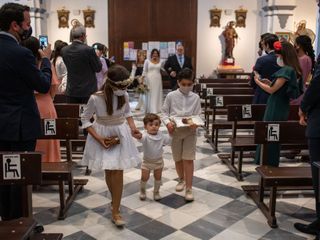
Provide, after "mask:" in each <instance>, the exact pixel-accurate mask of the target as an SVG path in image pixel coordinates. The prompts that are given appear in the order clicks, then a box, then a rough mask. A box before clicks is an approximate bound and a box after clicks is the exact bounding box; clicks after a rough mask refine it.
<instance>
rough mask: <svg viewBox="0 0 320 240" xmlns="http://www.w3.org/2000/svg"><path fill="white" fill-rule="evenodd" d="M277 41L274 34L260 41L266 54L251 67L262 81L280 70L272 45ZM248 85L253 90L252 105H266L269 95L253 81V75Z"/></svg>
mask: <svg viewBox="0 0 320 240" xmlns="http://www.w3.org/2000/svg"><path fill="white" fill-rule="evenodd" d="M276 41H278V37H277V35H275V34H267V35H266V36H265V37H264V38H263V39H262V41H261V45H262V46H263V48H264V51H265V52H266V53H267V54H266V55H264V56H261V57H259V58H258V59H257V61H256V64H255V65H254V67H253V71H256V72H257V73H258V74H259V75H260V77H261V78H262V79H264V78H266V79H271V76H272V75H273V74H274V73H275V72H277V71H278V70H279V69H280V66H279V65H278V64H277V56H276V54H275V52H274V47H273V44H274V43H275V42H276ZM250 85H251V86H252V87H253V89H254V97H253V102H252V103H253V104H267V101H268V97H269V93H268V92H266V91H264V90H263V89H262V88H261V87H259V85H257V84H256V83H255V81H254V74H253V75H252V78H251V81H250Z"/></svg>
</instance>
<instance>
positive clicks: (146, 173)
mask: <svg viewBox="0 0 320 240" xmlns="http://www.w3.org/2000/svg"><path fill="white" fill-rule="evenodd" d="M149 177H150V170H147V169H141V181H143V182H147V181H148V180H149Z"/></svg>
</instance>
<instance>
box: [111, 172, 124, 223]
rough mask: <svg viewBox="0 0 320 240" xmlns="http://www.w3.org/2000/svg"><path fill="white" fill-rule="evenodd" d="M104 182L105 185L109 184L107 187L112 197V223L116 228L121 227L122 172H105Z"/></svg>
mask: <svg viewBox="0 0 320 240" xmlns="http://www.w3.org/2000/svg"><path fill="white" fill-rule="evenodd" d="M108 176H110V178H109V177H108ZM106 182H107V185H108V184H110V187H109V186H108V187H109V190H110V192H111V197H112V198H111V199H112V221H113V222H114V223H115V224H116V225H117V226H123V225H124V224H125V222H124V221H123V220H122V218H121V216H120V211H119V209H120V202H121V196H122V190H123V170H107V171H106Z"/></svg>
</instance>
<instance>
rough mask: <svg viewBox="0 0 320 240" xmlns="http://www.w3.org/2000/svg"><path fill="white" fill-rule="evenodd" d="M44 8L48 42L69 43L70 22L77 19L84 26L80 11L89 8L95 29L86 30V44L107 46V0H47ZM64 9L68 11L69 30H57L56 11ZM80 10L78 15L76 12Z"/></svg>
mask: <svg viewBox="0 0 320 240" xmlns="http://www.w3.org/2000/svg"><path fill="white" fill-rule="evenodd" d="M45 2H46V8H47V11H48V18H47V34H48V37H49V41H50V42H51V43H54V41H56V40H58V39H60V40H63V41H65V42H69V34H70V29H71V25H70V21H71V20H72V19H78V20H79V21H80V22H81V23H83V24H84V20H83V13H82V10H85V9H87V7H88V6H89V7H90V8H91V9H93V10H95V11H96V13H95V28H87V40H88V44H89V45H92V44H93V43H95V42H100V43H103V44H105V45H108V1H107V0H94V1H89V0H47V1H45ZM62 7H65V9H66V10H69V11H70V15H69V28H58V25H59V24H58V14H57V10H60V9H62ZM79 10H80V15H75V14H77V11H79Z"/></svg>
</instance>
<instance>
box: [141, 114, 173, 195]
mask: <svg viewBox="0 0 320 240" xmlns="http://www.w3.org/2000/svg"><path fill="white" fill-rule="evenodd" d="M143 124H144V129H145V130H146V131H145V132H144V133H143V134H139V135H137V136H135V137H136V138H137V139H138V141H139V142H141V143H142V148H143V162H142V164H141V182H140V200H142V201H144V200H146V198H147V195H146V186H147V182H148V180H149V177H150V171H153V176H154V191H153V199H154V200H156V201H159V200H160V199H161V196H160V192H159V190H160V186H161V176H162V170H163V166H164V163H163V157H162V154H163V146H164V145H169V144H170V143H171V138H170V137H169V136H167V135H164V134H162V133H161V132H160V131H159V128H160V125H161V120H160V117H159V116H158V115H156V114H153V113H148V114H147V115H146V116H145V117H144V118H143Z"/></svg>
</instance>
